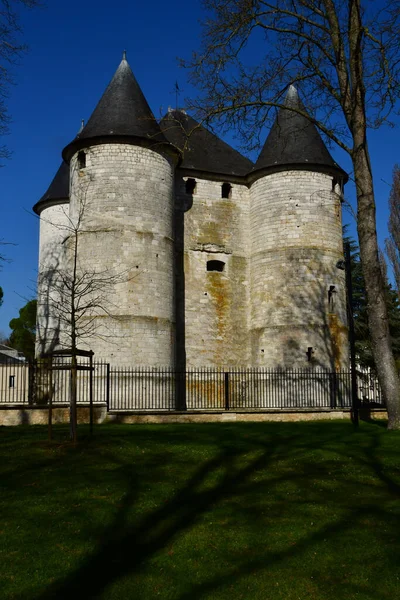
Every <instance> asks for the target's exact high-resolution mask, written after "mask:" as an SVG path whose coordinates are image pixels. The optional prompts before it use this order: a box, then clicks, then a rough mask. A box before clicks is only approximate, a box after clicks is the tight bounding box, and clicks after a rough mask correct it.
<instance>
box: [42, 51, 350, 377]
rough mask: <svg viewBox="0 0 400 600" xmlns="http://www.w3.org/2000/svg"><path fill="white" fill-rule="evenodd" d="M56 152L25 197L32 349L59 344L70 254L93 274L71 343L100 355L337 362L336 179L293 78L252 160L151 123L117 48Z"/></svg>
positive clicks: (340, 182) (177, 123)
mask: <svg viewBox="0 0 400 600" xmlns="http://www.w3.org/2000/svg"><path fill="white" fill-rule="evenodd" d="M301 113H303V114H301ZM63 158H64V162H63V164H62V166H61V167H60V170H59V171H58V173H57V175H56V177H55V178H54V180H53V182H52V184H51V185H50V187H49V189H48V190H47V192H46V194H45V195H44V196H43V197H42V198H41V200H40V201H39V202H38V203H37V204H36V205H35V207H34V209H35V211H36V212H37V213H38V214H40V216H41V225H40V268H39V270H40V277H39V304H38V306H39V312H38V332H39V345H38V351H42V350H49V349H51V348H52V347H54V346H57V345H58V346H63V347H66V346H68V342H67V341H66V340H67V337H68V331H67V330H66V326H65V323H64V324H62V323H60V321H59V319H58V316H57V314H56V312H54V311H52V309H51V300H52V297H53V298H54V295H55V298H56V300H57V299H58V300H59V299H60V297H61V296H60V294H61V291H60V289H59V288H57V286H56V287H55V289H54V277H55V275H56V273H57V269H58V268H61V269H64V270H66V271H67V272H72V270H73V269H72V262H73V257H74V256H75V257H78V260H77V261H76V262H77V268H78V270H79V271H80V273H85V274H86V276H90V275H92V276H93V277H92V279H93V280H94V281H96V280H97V281H102V278H103V279H104V286H101V290H99V289H98V286H97V289H96V294H99V295H100V296H101V303H100V304H101V306H100V307H97V308H96V310H93V311H89V312H88V313H87V314H85V315H83V317H82V319H81V324H80V330H81V331H82V329H83V330H85V324H86V323H87V324H88V328H89V329H90V335H89V336H85V335H80V336H79V339H78V345H79V347H81V348H83V349H89V348H90V349H92V350H93V351H94V352H95V356H96V358H97V359H99V358H104V359H106V360H107V361H108V362H110V363H111V364H112V365H115V366H117V365H129V366H135V365H136V366H138V365H145V366H174V365H175V366H176V367H177V368H178V369H179V370H183V369H185V368H187V367H189V368H190V367H203V366H205V367H220V368H222V367H257V366H264V367H271V368H284V369H285V368H293V367H295V368H297V367H301V368H304V367H324V368H328V369H338V368H341V367H346V366H347V365H348V344H347V323H346V293H345V275H344V272H343V271H341V270H340V269H338V268H337V264H338V262H339V261H341V260H343V242H342V223H341V201H342V192H343V186H344V184H345V183H346V181H347V175H346V173H345V172H344V171H343V170H342V169H341V168H340V167H339V165H338V164H337V163H336V162H335V161H334V160H333V158H332V157H331V155H330V153H329V151H328V150H327V148H326V146H325V144H324V142H323V140H322V138H321V136H320V134H319V133H318V131H317V129H316V128H315V127H314V125H313V124H312V123H311V122H310V120H309V119H307V117H306V115H305V109H304V107H303V105H302V104H301V102H300V100H299V97H298V94H297V91H296V89H295V88H294V87H293V86H291V87H290V88H289V90H288V92H287V95H286V98H285V107H284V108H282V109H281V110H280V111H279V112H278V114H277V117H276V120H275V122H274V124H273V126H272V128H271V131H270V133H269V135H268V137H267V140H266V142H265V145H264V148H263V150H262V151H261V153H260V156H259V158H258V160H257V162H256V164H253V163H252V162H251V161H250V160H248V159H247V158H245V157H243V156H242V155H241V154H240V153H239V152H237V151H236V150H234V149H233V148H231V147H230V146H229V145H228V144H226V143H225V142H224V141H222V140H220V139H219V138H218V137H217V136H216V135H214V134H213V133H211V132H210V131H208V130H207V129H206V128H205V127H203V126H202V125H201V124H200V123H198V122H196V121H195V120H194V119H193V118H192V117H191V116H189V115H187V114H186V112H185V111H183V110H178V109H176V110H169V111H168V113H167V114H166V115H165V116H164V118H163V119H162V120H161V122H160V124H158V123H157V121H156V120H155V118H154V116H153V114H152V112H151V110H150V108H149V105H148V104H147V101H146V99H145V97H144V95H143V93H142V91H141V89H140V87H139V85H138V83H137V81H136V79H135V77H134V76H133V74H132V71H131V69H130V67H129V65H128V63H127V61H126V59H125V57H124V58H123V60H122V62H121V64H120V65H119V67H118V69H117V71H116V73H115V75H114V77H113V79H112V81H111V83H110V84H109V86H108V88H107V89H106V91H105V93H104V95H103V96H102V98H101V100H100V102H99V103H98V105H97V107H96V108H95V110H94V112H93V114H92V116H91V117H90V119H89V121H88V123H87V124H86V126H85V127H84V128H83V129H82V131H81V132H80V133H79V134H78V136H77V137H76V138H75V139H74V140H73V141H72V142H71V143H70V144H69V145H68V146H67V147H66V148H65V149H64V152H63ZM71 226H72V229H73V228H74V227H75V228H76V231H77V239H78V251H77V253H75V255H74V252H73V248H72V246H73V244H72V237H71ZM71 261H72V262H71ZM93 295H94V294H92V295H91V296H90V295H89V299H91V298H92V297H93ZM49 300H50V302H49Z"/></svg>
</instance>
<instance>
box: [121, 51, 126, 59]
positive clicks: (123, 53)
mask: <svg viewBox="0 0 400 600" xmlns="http://www.w3.org/2000/svg"><path fill="white" fill-rule="evenodd" d="M122 60H126V50H124V51H123V52H122Z"/></svg>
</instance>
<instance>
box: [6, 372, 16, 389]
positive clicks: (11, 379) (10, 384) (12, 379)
mask: <svg viewBox="0 0 400 600" xmlns="http://www.w3.org/2000/svg"><path fill="white" fill-rule="evenodd" d="M8 387H9V388H13V387H15V375H10V376H9V378H8Z"/></svg>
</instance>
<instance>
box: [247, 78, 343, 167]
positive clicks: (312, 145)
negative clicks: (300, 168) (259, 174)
mask: <svg viewBox="0 0 400 600" xmlns="http://www.w3.org/2000/svg"><path fill="white" fill-rule="evenodd" d="M284 105H285V106H287V107H288V109H289V108H298V109H299V110H301V111H303V112H305V108H304V106H303V104H302V103H301V101H300V99H299V95H298V93H297V90H296V88H295V87H294V86H293V85H291V86H290V87H289V89H288V91H287V94H286V97H285V100H284ZM288 109H285V108H281V109H279V112H278V114H277V117H276V119H275V122H274V124H273V125H272V128H271V130H270V132H269V135H268V137H267V140H266V142H265V144H264V147H263V149H262V150H261V153H260V156H259V157H258V160H257V162H256V165H255V167H254V171H256V170H259V169H264V168H268V167H277V166H280V165H314V166H316V165H321V167H327V168H330V169H335V170H339V171H340V172H341V174H342V176H343V175H345V173H344V171H343V170H342V169H341V168H340V167H339V165H338V164H337V163H336V162H335V161H334V160H333V158H332V156H331V155H330V153H329V151H328V149H327V147H326V146H325V144H324V142H323V140H322V138H321V136H320V134H319V132H318V130H317V128H316V127H315V125H314V124H313V123H311V121H309V120H308V119H307V118H306V117H304V116H302V115H300V114H298V113H296V112H293V111H291V110H288Z"/></svg>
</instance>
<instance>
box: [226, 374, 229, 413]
mask: <svg viewBox="0 0 400 600" xmlns="http://www.w3.org/2000/svg"><path fill="white" fill-rule="evenodd" d="M225 410H229V373H225Z"/></svg>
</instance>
